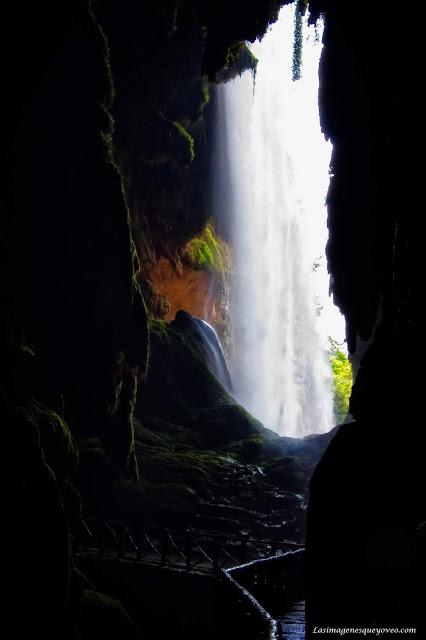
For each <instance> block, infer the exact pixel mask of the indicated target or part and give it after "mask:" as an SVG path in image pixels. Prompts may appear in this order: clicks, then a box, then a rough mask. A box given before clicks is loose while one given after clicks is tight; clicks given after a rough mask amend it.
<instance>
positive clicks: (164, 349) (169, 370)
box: [135, 320, 232, 424]
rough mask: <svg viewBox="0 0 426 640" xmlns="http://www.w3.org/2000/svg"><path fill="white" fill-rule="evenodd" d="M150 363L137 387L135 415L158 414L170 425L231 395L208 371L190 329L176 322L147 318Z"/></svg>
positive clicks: (184, 419)
mask: <svg viewBox="0 0 426 640" xmlns="http://www.w3.org/2000/svg"><path fill="white" fill-rule="evenodd" d="M149 326H150V344H151V351H150V365H149V369H148V374H147V377H146V380H145V382H144V384H143V385H141V386H140V389H139V393H138V398H137V404H136V410H135V414H136V416H137V417H138V418H139V419H140V420H141V421H142V422H143V419H144V417H145V416H157V417H158V418H161V419H163V420H166V421H168V422H170V423H172V424H184V423H185V421H186V420H187V419H188V418H189V417H191V416H192V417H195V416H197V415H198V414H199V413H200V411H201V410H202V409H203V408H205V407H209V406H213V405H214V404H215V403H216V402H218V401H219V400H228V401H229V402H231V401H232V398H231V396H230V395H229V394H228V392H227V391H226V390H225V388H224V387H223V386H222V384H221V383H220V382H219V381H218V380H217V378H216V377H215V376H214V375H213V374H212V373H211V371H210V370H209V368H208V366H207V364H206V360H205V356H204V354H203V352H202V350H201V349H200V348H199V345H198V344H197V341H196V340H195V338H194V335H193V334H192V333H191V328H190V327H189V326H187V325H186V324H182V323H178V322H176V321H173V322H170V323H167V322H164V321H161V320H151V321H150V325H149Z"/></svg>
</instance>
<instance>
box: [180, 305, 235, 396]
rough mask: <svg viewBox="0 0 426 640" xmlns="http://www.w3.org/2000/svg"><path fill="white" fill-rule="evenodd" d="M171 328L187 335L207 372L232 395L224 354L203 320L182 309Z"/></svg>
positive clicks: (212, 330)
mask: <svg viewBox="0 0 426 640" xmlns="http://www.w3.org/2000/svg"><path fill="white" fill-rule="evenodd" d="M172 326H173V327H177V328H178V329H179V330H183V331H185V332H186V333H187V335H188V336H189V337H190V338H191V340H192V342H193V344H194V346H196V348H197V350H198V352H199V353H200V355H201V357H202V360H203V362H205V364H206V366H207V367H208V369H209V371H210V372H211V373H212V374H213V375H214V376H215V377H216V378H217V379H218V380H219V382H221V383H222V385H223V386H224V387H225V389H226V390H227V391H229V393H233V386H232V380H231V374H230V373H229V369H228V365H227V364H226V358H225V354H224V353H223V349H222V345H221V344H220V340H219V338H218V336H217V333H216V331H215V330H214V329H213V327H212V326H211V325H210V324H209V323H208V322H206V321H205V320H201V318H196V317H195V316H192V315H191V314H190V313H187V312H186V311H184V310H183V309H181V310H180V311H178V312H177V314H176V317H175V319H174V321H173V322H172Z"/></svg>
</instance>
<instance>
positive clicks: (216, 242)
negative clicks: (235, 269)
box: [184, 223, 230, 276]
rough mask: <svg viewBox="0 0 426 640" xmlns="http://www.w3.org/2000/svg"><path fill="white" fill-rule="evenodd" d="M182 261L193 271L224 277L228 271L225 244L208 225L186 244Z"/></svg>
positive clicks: (228, 260)
mask: <svg viewBox="0 0 426 640" xmlns="http://www.w3.org/2000/svg"><path fill="white" fill-rule="evenodd" d="M184 259H186V260H187V262H189V264H190V265H191V266H192V267H194V268H195V269H201V270H203V269H205V270H210V271H215V272H216V273H217V274H219V275H221V276H224V275H225V274H226V273H227V272H228V271H229V270H230V258H229V250H228V247H227V245H226V243H225V242H224V241H223V240H222V239H221V238H219V236H218V235H217V234H216V232H215V230H214V227H213V226H212V224H211V223H208V224H207V225H206V227H205V228H204V230H203V231H202V233H201V234H200V235H198V236H196V237H195V238H193V239H192V240H190V241H189V242H188V244H187V245H186V247H185V253H184Z"/></svg>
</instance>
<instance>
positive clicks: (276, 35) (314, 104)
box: [214, 6, 334, 437]
mask: <svg viewBox="0 0 426 640" xmlns="http://www.w3.org/2000/svg"><path fill="white" fill-rule="evenodd" d="M293 21H294V7H293V6H286V7H284V8H283V9H282V10H281V12H280V15H279V19H278V21H277V22H276V23H275V24H274V25H272V27H271V28H270V29H269V31H268V32H267V34H266V35H265V37H264V38H263V40H262V41H261V42H256V43H254V45H251V46H250V48H251V50H252V51H253V53H254V54H255V55H256V57H257V58H258V60H259V62H258V66H257V73H256V78H255V85H254V79H253V76H252V74H251V73H250V72H245V73H244V74H243V75H242V76H241V77H238V78H236V79H235V80H233V81H231V82H228V83H227V84H225V85H220V86H219V87H218V96H217V123H216V129H217V132H218V133H217V141H216V148H217V150H216V188H215V203H214V204H215V207H216V209H218V208H220V209H221V211H222V216H225V217H226V218H227V219H228V220H231V221H232V223H231V247H232V258H233V271H234V273H233V283H232V289H233V299H232V305H231V317H232V330H233V356H232V363H231V371H232V379H233V383H234V392H235V396H236V398H237V400H238V401H239V402H241V403H242V404H243V405H244V406H246V407H247V408H248V409H249V411H251V413H253V415H254V416H255V417H256V418H258V419H259V420H261V421H262V422H263V423H264V425H265V426H267V427H269V428H271V429H274V430H275V431H277V432H278V433H280V434H282V435H287V436H297V437H299V436H304V435H306V434H309V433H320V432H324V431H327V430H329V429H331V428H332V427H333V424H334V422H333V409H332V385H331V369H330V363H329V360H328V356H327V346H328V344H327V336H328V334H330V335H333V333H332V332H331V330H330V328H329V327H328V326H326V320H327V317H330V313H331V314H332V313H333V312H332V311H331V312H330V307H331V306H332V303H331V301H330V298H329V296H328V275H327V271H326V260H325V256H324V254H325V245H326V241H327V227H326V208H325V197H326V192H327V187H328V179H329V178H328V166H329V161H330V155H331V145H330V144H329V143H327V142H326V141H325V140H324V138H323V136H322V133H321V130H320V124H319V115H318V97H317V96H318V64H319V56H320V51H321V43H320V41H319V38H318V35H317V34H316V33H315V32H314V28H313V27H308V25H307V23H306V20H305V21H304V33H305V37H304V41H303V68H302V78H301V79H300V80H298V81H297V82H293V81H292V77H291V68H292V42H293Z"/></svg>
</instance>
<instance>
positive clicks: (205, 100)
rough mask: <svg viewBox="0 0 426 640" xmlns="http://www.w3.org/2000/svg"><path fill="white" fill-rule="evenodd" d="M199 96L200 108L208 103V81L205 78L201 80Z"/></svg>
mask: <svg viewBox="0 0 426 640" xmlns="http://www.w3.org/2000/svg"><path fill="white" fill-rule="evenodd" d="M201 96H202V108H204V107H205V106H206V104H208V103H209V102H210V86H209V80H208V78H207V77H206V76H203V77H202V78H201Z"/></svg>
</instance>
